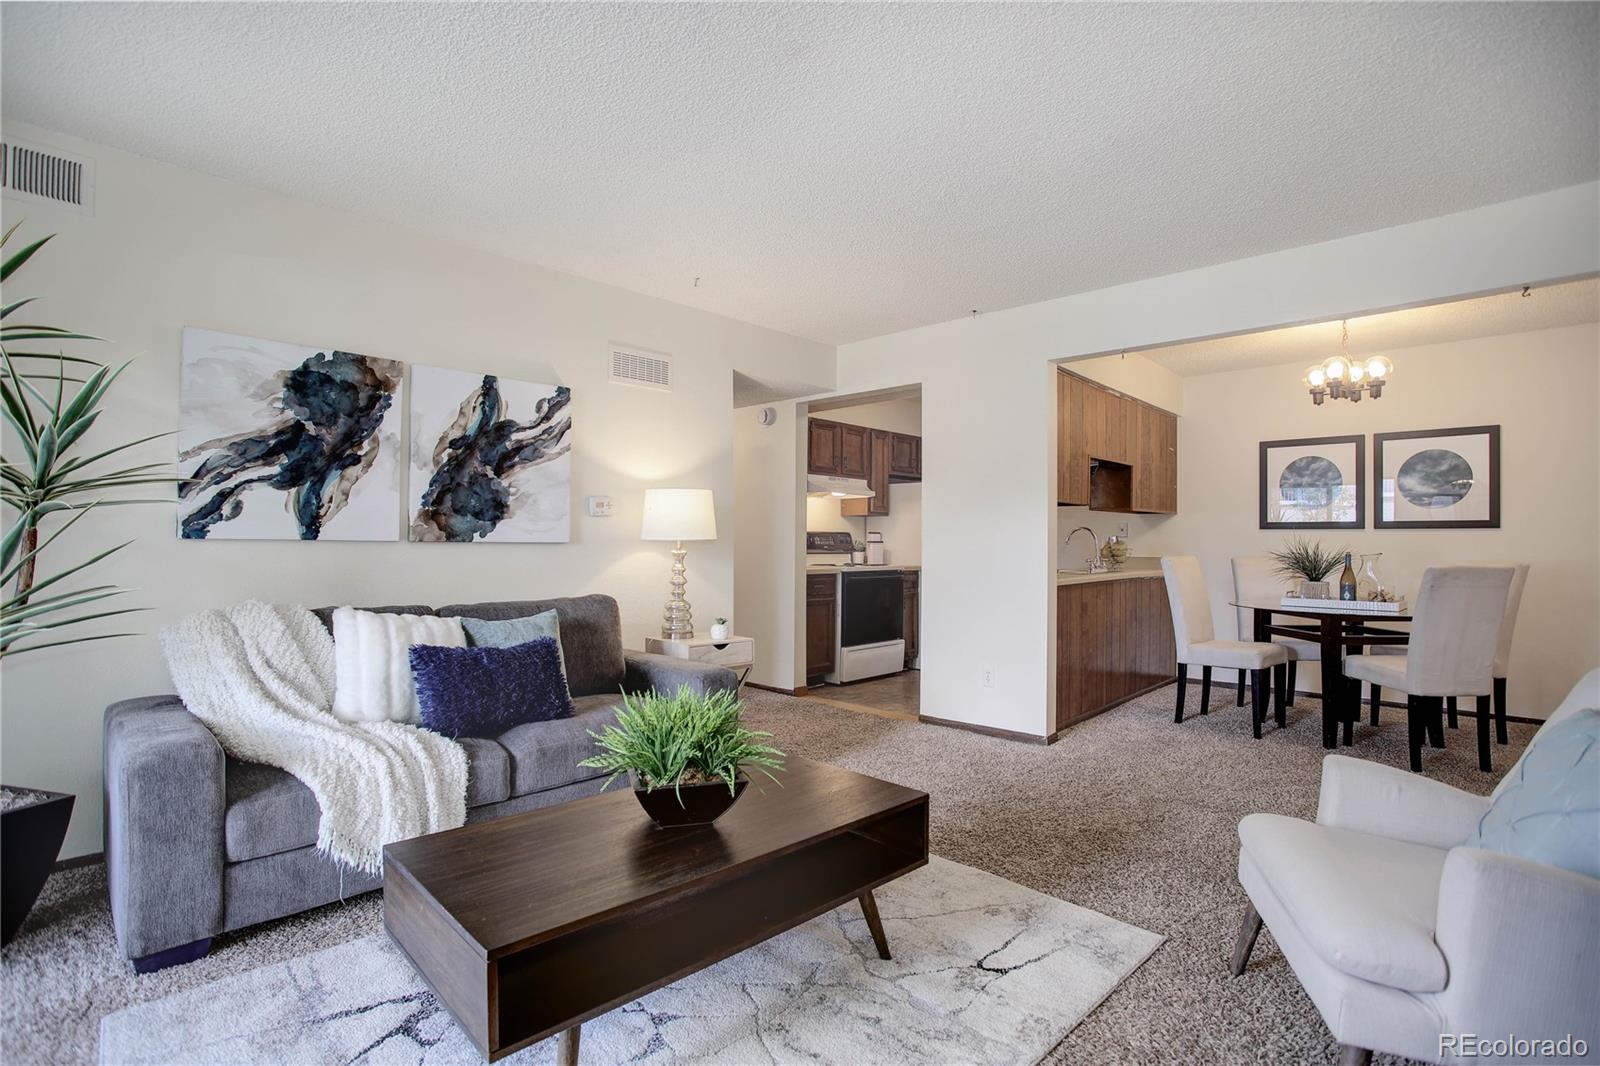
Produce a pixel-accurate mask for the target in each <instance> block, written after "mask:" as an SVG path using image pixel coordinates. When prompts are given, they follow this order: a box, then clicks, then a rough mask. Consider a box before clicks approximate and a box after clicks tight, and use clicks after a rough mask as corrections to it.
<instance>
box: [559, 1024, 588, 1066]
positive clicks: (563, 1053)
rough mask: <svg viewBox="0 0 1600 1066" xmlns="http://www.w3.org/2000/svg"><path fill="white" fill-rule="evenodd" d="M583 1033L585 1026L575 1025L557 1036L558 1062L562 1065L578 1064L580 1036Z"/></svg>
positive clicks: (576, 1065)
mask: <svg viewBox="0 0 1600 1066" xmlns="http://www.w3.org/2000/svg"><path fill="white" fill-rule="evenodd" d="M582 1035H583V1026H581V1025H574V1026H573V1027H572V1028H571V1029H563V1030H561V1033H560V1035H559V1036H557V1037H556V1062H557V1063H559V1064H560V1066H578V1038H579V1037H580V1036H582Z"/></svg>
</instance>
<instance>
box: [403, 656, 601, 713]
mask: <svg viewBox="0 0 1600 1066" xmlns="http://www.w3.org/2000/svg"><path fill="white" fill-rule="evenodd" d="M411 675H412V676H413V677H414V678H415V679H416V682H417V702H418V703H419V704H421V706H422V725H423V727H424V728H427V729H431V730H433V731H434V732H435V733H441V734H443V735H444V736H447V737H497V736H499V735H500V734H501V733H504V732H505V731H506V730H508V729H510V728H511V727H512V726H515V725H521V724H522V723H524V722H548V721H552V720H554V719H556V718H571V717H572V697H571V696H569V695H567V678H566V675H565V674H563V673H562V672H561V645H559V644H558V643H556V640H555V638H554V637H538V638H536V639H534V640H530V641H528V642H527V643H526V644H516V645H513V646H512V647H509V648H441V647H438V646H436V645H433V644H415V645H412V647H411Z"/></svg>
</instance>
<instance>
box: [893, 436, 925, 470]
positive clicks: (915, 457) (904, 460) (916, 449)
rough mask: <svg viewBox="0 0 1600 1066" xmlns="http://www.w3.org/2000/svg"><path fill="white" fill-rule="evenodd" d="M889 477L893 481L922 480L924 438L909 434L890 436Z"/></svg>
mask: <svg viewBox="0 0 1600 1066" xmlns="http://www.w3.org/2000/svg"><path fill="white" fill-rule="evenodd" d="M889 477H890V479H891V480H893V481H921V480H922V438H921V437H913V436H912V435H911V434H909V433H891V434H889Z"/></svg>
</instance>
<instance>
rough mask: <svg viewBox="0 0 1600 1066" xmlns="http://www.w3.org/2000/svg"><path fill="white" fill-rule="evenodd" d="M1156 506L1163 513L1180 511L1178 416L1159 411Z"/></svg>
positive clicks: (1157, 423) (1157, 425)
mask: <svg viewBox="0 0 1600 1066" xmlns="http://www.w3.org/2000/svg"><path fill="white" fill-rule="evenodd" d="M1157 413H1158V414H1159V415H1160V416H1161V417H1160V418H1159V419H1158V420H1157V422H1156V429H1157V431H1158V436H1157V444H1156V470H1157V475H1156V503H1157V504H1158V506H1157V507H1156V510H1157V511H1160V512H1161V513H1162V514H1177V513H1178V416H1177V415H1173V414H1168V413H1167V412H1166V411H1159V412H1157Z"/></svg>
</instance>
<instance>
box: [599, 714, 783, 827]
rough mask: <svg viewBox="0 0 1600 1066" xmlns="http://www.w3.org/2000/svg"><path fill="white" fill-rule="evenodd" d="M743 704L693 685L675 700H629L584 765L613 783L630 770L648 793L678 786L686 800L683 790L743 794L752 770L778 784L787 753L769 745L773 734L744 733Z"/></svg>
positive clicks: (680, 798)
mask: <svg viewBox="0 0 1600 1066" xmlns="http://www.w3.org/2000/svg"><path fill="white" fill-rule="evenodd" d="M742 711H743V705H742V704H741V703H740V702H739V698H738V697H737V696H735V695H734V694H733V693H732V692H727V691H722V692H713V693H710V694H703V693H699V692H695V691H693V690H692V689H690V688H688V687H683V688H680V689H678V691H677V692H676V693H673V694H672V695H670V696H668V695H663V694H661V693H659V692H655V691H651V692H647V693H641V694H636V695H624V696H623V698H622V708H621V709H620V710H619V711H618V712H617V723H616V724H615V725H608V726H606V728H605V730H604V731H603V732H600V733H596V732H594V731H593V730H590V732H589V735H590V736H591V737H593V738H594V741H595V744H596V745H597V746H599V748H600V749H601V752H600V754H599V755H593V756H590V757H589V758H587V759H585V760H583V761H582V762H580V763H579V764H578V765H579V766H586V767H590V768H592V769H597V770H606V771H609V772H610V774H611V776H610V777H608V778H606V786H609V785H610V784H611V782H612V781H615V780H616V779H617V778H618V777H620V776H621V775H623V774H626V773H629V772H630V771H631V772H632V773H633V774H634V775H635V777H636V778H637V779H638V782H639V784H640V786H642V787H643V788H644V789H645V791H647V792H653V791H655V790H656V789H658V788H671V789H673V791H674V792H676V793H677V795H678V802H679V803H680V804H682V803H683V793H682V792H680V791H678V790H679V789H680V788H681V786H683V785H698V784H706V783H709V782H714V781H722V782H725V783H726V784H727V786H728V792H729V793H730V794H732V793H734V791H735V782H736V781H737V780H738V777H739V771H740V769H742V768H744V767H751V768H754V769H756V770H759V771H760V772H761V773H764V774H766V775H767V776H768V777H770V778H772V780H774V781H776V780H777V778H776V777H773V774H772V771H773V770H782V769H783V752H781V751H779V750H778V749H777V748H774V747H771V746H770V745H768V744H765V743H763V741H765V740H767V739H768V738H769V737H771V736H772V734H771V733H760V732H755V731H753V730H749V729H746V728H744V726H743V725H742V724H740V721H739V716H740V713H741V712H742Z"/></svg>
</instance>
